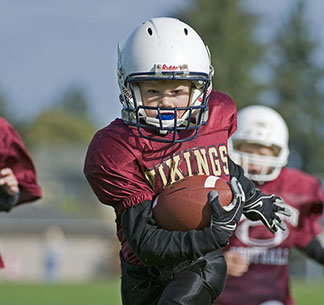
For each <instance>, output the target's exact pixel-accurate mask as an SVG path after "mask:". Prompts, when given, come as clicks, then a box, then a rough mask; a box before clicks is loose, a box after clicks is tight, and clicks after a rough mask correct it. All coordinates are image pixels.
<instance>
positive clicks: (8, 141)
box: [0, 119, 42, 204]
mask: <svg viewBox="0 0 324 305" xmlns="http://www.w3.org/2000/svg"><path fill="white" fill-rule="evenodd" d="M0 126H1V129H2V131H1V132H3V134H2V137H1V141H2V143H1V144H0V145H1V150H2V154H3V155H4V159H2V162H1V164H0V165H1V168H4V167H9V168H11V169H12V171H13V173H14V174H15V176H16V178H17V180H18V183H19V189H20V196H19V200H18V203H17V204H21V203H24V202H30V201H34V200H36V199H39V198H41V196H42V192H41V188H40V186H39V185H38V183H37V174H36V169H35V166H34V163H33V161H32V159H31V157H30V155H29V153H28V151H27V150H26V148H25V146H24V144H23V142H22V140H21V138H20V136H19V134H18V133H17V132H16V130H15V129H14V128H13V127H12V126H11V125H10V124H9V123H8V122H6V121H4V120H3V119H2V120H1V125H0Z"/></svg>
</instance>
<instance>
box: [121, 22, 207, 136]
mask: <svg viewBox="0 0 324 305" xmlns="http://www.w3.org/2000/svg"><path fill="white" fill-rule="evenodd" d="M212 75H213V67H212V66H211V60H210V53H209V50H208V48H207V47H206V46H205V44H204V43H203V41H202V40H201V38H200V37H199V35H198V34H197V33H196V32H195V31H194V30H193V29H192V28H191V27H190V26H189V25H187V24H185V23H183V22H182V21H180V20H178V19H175V18H165V17H161V18H153V19H150V20H148V21H146V22H144V23H143V24H141V25H140V26H139V27H137V28H136V29H135V31H134V32H133V33H132V34H131V35H130V36H129V37H128V39H127V40H126V42H125V44H124V46H123V48H121V47H120V45H119V46H118V84H119V87H120V93H121V102H122V105H123V110H122V119H123V120H124V121H125V122H126V123H127V124H130V125H135V126H140V127H141V128H145V126H144V125H143V124H142V123H140V121H141V122H145V124H149V125H151V126H155V127H156V129H157V130H163V128H169V127H170V128H171V129H172V130H176V128H175V127H177V126H180V125H184V124H187V125H188V126H189V125H190V126H193V125H197V126H198V128H199V127H200V125H201V124H202V123H205V122H206V121H205V122H203V121H202V120H203V119H205V120H207V117H208V115H207V114H204V112H207V102H208V96H209V94H210V92H211V90H212V88H211V77H212ZM150 80H189V81H192V83H193V86H192V93H191V98H190V101H189V105H188V110H187V111H186V113H185V114H184V115H183V117H182V118H181V119H177V120H167V121H166V122H164V121H163V122H162V124H161V120H160V119H156V118H149V117H147V115H146V112H145V107H144V106H143V104H142V99H141V94H140V90H139V88H138V86H137V85H136V83H137V82H140V81H150ZM192 107H193V108H192ZM172 109H176V108H170V110H171V111H172ZM189 118H190V120H191V121H190V122H187V123H186V122H185V121H186V120H188V119H189ZM198 118H199V119H198ZM168 121H170V122H168ZM175 122H176V123H175ZM175 124H176V125H177V126H175ZM161 127H162V128H161ZM163 132H164V131H163Z"/></svg>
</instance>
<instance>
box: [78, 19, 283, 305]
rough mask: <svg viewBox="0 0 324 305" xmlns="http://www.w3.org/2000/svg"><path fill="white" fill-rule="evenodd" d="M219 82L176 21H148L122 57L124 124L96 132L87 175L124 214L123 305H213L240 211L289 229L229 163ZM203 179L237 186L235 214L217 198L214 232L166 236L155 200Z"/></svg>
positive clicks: (226, 101)
mask: <svg viewBox="0 0 324 305" xmlns="http://www.w3.org/2000/svg"><path fill="white" fill-rule="evenodd" d="M212 75H213V68H212V66H211V61H210V56H209V52H208V49H207V47H206V46H205V44H204V43H203V42H202V40H201V38H200V37H199V35H198V34H197V33H196V32H195V31H194V30H193V29H192V28H191V27H190V26H188V25H187V24H185V23H183V22H181V21H179V20H177V19H174V18H154V19H151V20H149V21H147V22H144V23H143V24H141V25H140V26H139V27H138V28H136V29H135V31H134V32H133V33H132V34H131V35H130V36H129V38H128V39H127V41H126V43H125V45H124V46H123V48H119V52H118V81H119V86H120V91H121V94H120V101H121V103H122V106H123V108H122V117H121V119H119V118H117V119H116V120H115V121H113V122H112V123H111V124H110V125H108V126H107V127H105V128H103V129H101V130H99V131H98V132H97V133H96V135H95V136H94V138H93V140H92V141H91V143H90V145H89V148H88V152H87V156H86V160H85V165H84V173H85V175H86V177H87V179H88V181H89V183H90V185H91V187H92V189H93V190H94V192H95V193H96V195H97V197H98V198H99V200H100V201H101V202H102V203H104V204H106V205H109V206H112V207H113V208H114V210H115V212H116V225H117V235H118V238H119V240H120V242H121V252H120V259H121V272H122V287H121V293H122V300H123V304H124V305H129V304H131V305H137V304H151V305H154V304H159V305H162V304H186V305H194V304H206V305H208V304H212V302H213V301H214V300H215V299H216V298H217V296H218V295H219V294H220V293H221V291H222V289H223V286H224V282H225V277H226V264H225V260H224V257H223V255H222V252H221V248H222V247H224V246H225V245H226V244H227V242H228V238H229V236H230V235H231V234H232V231H233V230H234V228H235V226H236V223H237V222H238V220H239V218H240V216H241V213H242V209H243V212H244V213H245V214H246V215H247V217H249V218H251V219H255V220H257V219H262V221H263V222H264V224H265V225H266V226H267V228H268V229H269V230H271V231H272V232H274V231H276V230H277V228H278V227H280V228H282V229H284V227H283V226H284V223H283V222H281V221H280V218H279V217H278V216H277V215H276V213H286V212H287V211H286V210H285V209H284V208H281V207H279V206H278V205H276V204H275V202H276V201H277V200H278V198H276V197H275V196H265V195H263V194H261V193H260V192H259V191H257V190H255V189H254V185H253V183H252V182H251V181H250V180H248V179H247V178H246V177H244V173H243V170H242V169H241V167H239V166H238V165H235V164H234V162H232V161H231V159H229V158H228V156H227V139H228V137H229V136H230V135H231V134H232V133H233V132H234V131H235V129H236V107H235V104H234V102H233V101H232V100H231V98H230V97H229V96H227V95H225V94H223V93H221V92H217V91H212V88H211V77H212ZM207 103H208V107H207ZM198 131H199V134H198ZM203 174H205V175H215V176H219V177H222V178H223V179H226V180H227V181H229V182H231V185H232V188H233V191H234V199H233V206H234V207H233V209H232V210H231V211H228V212H226V211H225V210H224V209H223V208H222V207H221V206H220V204H219V202H218V194H217V193H216V192H211V193H210V194H209V195H210V196H209V200H210V203H211V207H212V211H213V213H212V217H211V218H212V219H211V223H210V226H208V227H206V228H205V229H203V230H191V231H188V232H180V231H167V230H163V229H162V228H159V227H158V225H157V224H156V222H155V221H154V219H153V217H152V201H153V200H154V198H155V197H156V196H157V195H158V194H159V193H160V192H161V191H162V190H163V188H164V187H166V186H167V185H170V184H172V183H174V182H175V181H177V180H179V179H183V178H184V177H186V176H193V175H203ZM202 200H204V199H203V198H202ZM245 201H246V202H245ZM243 203H244V206H243ZM253 203H260V204H257V205H253Z"/></svg>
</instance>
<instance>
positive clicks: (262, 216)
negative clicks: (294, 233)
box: [243, 189, 291, 233]
mask: <svg viewBox="0 0 324 305" xmlns="http://www.w3.org/2000/svg"><path fill="white" fill-rule="evenodd" d="M276 203H277V204H283V203H284V201H283V200H282V199H281V198H280V197H277V196H275V195H265V194H262V193H261V192H260V190H258V189H256V190H255V193H254V194H253V195H252V197H251V198H250V199H248V200H247V201H246V203H245V204H244V207H243V214H244V215H245V216H246V218H248V219H249V220H252V221H257V220H261V221H262V222H263V224H264V225H265V226H266V227H267V228H268V230H269V231H270V232H271V233H275V232H277V231H278V228H279V229H281V230H283V231H284V230H286V229H287V225H286V224H285V222H284V221H283V220H281V219H280V218H279V216H278V214H282V215H286V216H290V215H291V213H290V211H289V210H288V209H287V208H285V207H281V206H279V205H277V204H276Z"/></svg>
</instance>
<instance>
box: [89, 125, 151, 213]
mask: <svg viewBox="0 0 324 305" xmlns="http://www.w3.org/2000/svg"><path fill="white" fill-rule="evenodd" d="M105 135H106V136H105ZM84 174H85V176H86V178H87V180H88V182H89V184H90V186H91V188H92V189H93V191H94V193H95V194H96V196H97V197H98V199H99V200H100V201H101V202H102V203H103V204H106V205H110V206H112V207H114V208H121V209H122V210H124V209H126V208H128V207H131V206H134V205H137V204H139V203H141V202H143V201H145V200H152V198H153V190H152V189H151V187H150V186H149V185H148V183H147V182H146V181H145V180H144V175H143V173H142V172H141V171H140V169H139V166H138V161H137V159H136V157H135V155H134V154H133V152H132V151H131V149H130V148H129V147H127V146H125V145H123V144H122V143H121V141H119V140H117V139H115V138H113V137H110V136H107V133H105V132H101V131H99V132H98V133H97V134H96V135H95V137H94V139H93V140H92V141H91V143H90V145H89V148H88V151H87V155H86V159H85V164H84Z"/></svg>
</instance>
